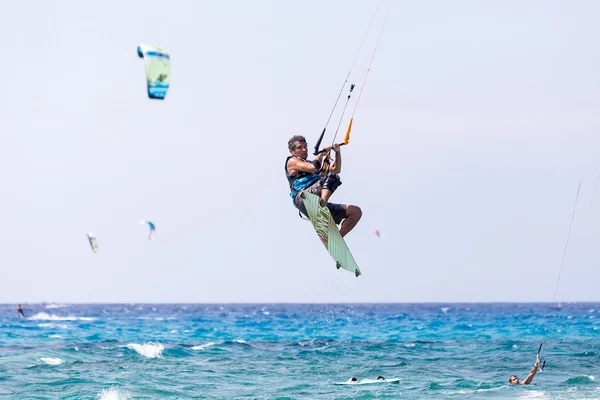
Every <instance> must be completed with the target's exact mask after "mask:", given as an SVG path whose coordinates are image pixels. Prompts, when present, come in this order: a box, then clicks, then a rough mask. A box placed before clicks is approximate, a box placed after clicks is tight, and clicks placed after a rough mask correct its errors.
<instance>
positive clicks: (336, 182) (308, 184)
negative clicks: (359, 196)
mask: <svg viewBox="0 0 600 400" xmlns="http://www.w3.org/2000/svg"><path fill="white" fill-rule="evenodd" d="M288 149H289V151H290V154H291V155H290V156H288V158H287V159H286V161H285V175H286V177H287V179H288V182H289V184H290V190H291V193H290V196H292V198H293V199H294V206H295V207H296V208H297V209H298V210H299V211H300V212H301V213H302V214H304V215H305V216H306V217H307V218H308V213H307V212H306V208H305V206H304V200H303V199H302V196H300V192H301V191H302V190H306V191H308V192H310V193H312V194H315V195H317V196H319V197H321V198H322V199H323V200H324V201H325V202H326V203H327V208H329V211H330V212H331V216H332V217H333V220H334V221H335V223H336V224H338V225H339V224H340V223H341V224H342V225H341V227H340V235H341V236H342V237H344V236H346V235H347V234H348V233H349V232H350V231H351V230H352V229H353V228H354V227H355V226H356V224H357V223H358V221H359V220H360V218H361V217H362V210H361V209H360V207H358V206H353V205H347V204H335V203H330V202H329V198H330V197H331V195H332V194H333V193H334V192H335V190H336V189H337V188H338V187H339V186H340V185H341V184H342V181H341V180H340V176H339V173H340V172H341V169H342V153H341V150H340V146H339V145H337V144H334V145H333V146H332V147H326V148H324V149H323V150H326V151H324V152H322V153H320V154H318V155H316V156H315V159H314V160H313V161H308V160H307V157H308V147H307V144H306V139H305V138H304V136H301V135H295V136H293V137H292V138H291V139H290V140H289V141H288ZM330 150H333V151H334V152H335V159H334V161H333V163H332V164H331V166H329V168H327V169H326V170H325V171H324V173H323V174H321V172H323V171H322V163H323V157H324V156H325V154H327V153H328V152H329V151H330Z"/></svg>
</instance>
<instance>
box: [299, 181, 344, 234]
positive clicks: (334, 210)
mask: <svg viewBox="0 0 600 400" xmlns="http://www.w3.org/2000/svg"><path fill="white" fill-rule="evenodd" d="M304 190H305V191H307V192H309V193H312V194H314V195H317V196H319V197H321V192H322V191H323V187H322V181H318V182H315V183H314V184H313V185H312V186H309V187H307V188H306V189H304ZM301 194H302V191H300V192H298V193H297V194H296V196H295V197H294V205H295V206H296V208H297V209H298V210H300V212H301V213H302V214H304V216H305V217H306V218H308V213H307V212H306V207H304V199H303V198H302V196H301ZM327 208H329V212H330V213H331V216H332V217H333V220H334V221H335V223H336V224H337V225H339V224H341V223H342V221H343V220H344V218H346V209H347V208H348V205H346V204H336V203H327Z"/></svg>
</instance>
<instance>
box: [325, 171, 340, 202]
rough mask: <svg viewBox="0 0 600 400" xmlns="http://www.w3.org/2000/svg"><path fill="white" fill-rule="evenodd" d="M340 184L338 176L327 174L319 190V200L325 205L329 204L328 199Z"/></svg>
mask: <svg viewBox="0 0 600 400" xmlns="http://www.w3.org/2000/svg"><path fill="white" fill-rule="evenodd" d="M341 184H342V181H341V180H340V176H339V175H336V174H329V175H327V177H326V178H325V180H324V182H323V189H322V190H321V198H322V199H323V200H325V202H326V203H328V202H329V198H330V197H331V195H332V194H333V192H335V190H336V189H337V188H338V187H339V186H340V185H341Z"/></svg>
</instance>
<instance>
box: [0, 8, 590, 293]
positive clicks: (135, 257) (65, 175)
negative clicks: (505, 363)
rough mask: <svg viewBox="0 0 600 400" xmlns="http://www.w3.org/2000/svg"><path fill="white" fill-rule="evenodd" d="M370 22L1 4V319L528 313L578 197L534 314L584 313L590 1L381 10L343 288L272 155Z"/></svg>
mask: <svg viewBox="0 0 600 400" xmlns="http://www.w3.org/2000/svg"><path fill="white" fill-rule="evenodd" d="M377 4H378V0H360V1H359V0H352V1H350V0H335V1H333V0H332V1H328V2H322V1H318V0H308V1H302V2H283V1H266V0H257V1H252V2H248V1H242V0H236V1H210V2H209V1H194V0H176V1H172V2H168V3H164V2H158V1H150V0H144V1H128V2H116V1H113V0H107V1H103V2H99V1H88V2H81V1H75V0H64V1H48V2H40V3H38V4H36V6H35V8H36V10H35V12H31V6H30V5H29V4H28V3H27V2H6V4H4V6H3V7H2V10H3V12H2V13H0V34H1V36H0V37H1V38H2V39H1V41H2V50H3V57H2V58H3V60H2V63H0V73H1V74H2V75H3V76H4V77H5V78H4V86H3V92H4V93H3V96H0V109H1V110H2V111H0V135H1V136H0V137H1V139H2V140H1V146H0V168H1V170H2V171H3V173H2V176H3V179H2V185H1V186H0V190H1V192H0V205H1V207H0V273H1V278H0V303H16V302H21V303H25V302H28V303H35V302H41V301H47V302H70V303H96V302H110V303H113V302H119V303H150V302H152V303H161V302H169V303H174V302H182V303H183V302H185V303H188V302H198V303H214V302H224V303H262V302H299V303H316V302H335V303H345V302H351V303H361V302H496V301H497V302H537V301H542V302H551V301H553V295H554V292H555V286H556V283H557V280H558V276H559V270H560V265H561V259H562V256H563V251H564V248H565V242H566V239H567V233H568V230H569V223H570V221H571V216H572V212H573V206H574V202H575V197H576V193H577V188H578V184H579V182H580V181H581V182H582V183H581V191H580V193H579V197H578V206H577V209H576V215H575V219H574V223H573V228H572V231H571V235H570V243H569V248H568V252H567V255H566V258H565V263H564V265H563V267H562V272H561V278H560V281H559V288H558V293H557V296H556V300H557V301H564V302H568V301H599V300H600V295H599V294H598V293H599V292H598V288H597V283H598V282H599V281H600V268H598V264H599V263H600V250H599V247H598V245H597V243H598V242H599V241H600V193H596V183H597V179H598V176H599V175H598V174H599V173H600V160H599V157H598V154H600V136H599V134H598V133H599V131H600V113H599V112H598V110H599V109H600V74H599V71H600V53H598V51H597V49H598V38H600V25H598V24H597V18H596V16H597V15H599V13H600V4H599V3H598V2H595V1H584V0H581V1H573V2H565V1H541V0H540V1H536V0H532V1H527V2H522V1H517V0H508V1H506V0H503V1H491V2H479V1H474V0H473V1H467V0H459V1H453V2H446V1H442V0H439V1H419V2H407V1H398V0H395V1H394V2H393V4H392V7H391V9H390V12H389V16H388V19H387V21H386V24H385V29H384V31H383V34H382V36H381V41H380V43H379V46H378V48H377V52H376V54H375V57H374V59H373V64H372V66H371V69H370V72H369V75H368V80H367V83H366V85H365V87H364V92H363V94H362V97H361V101H360V104H359V107H358V108H357V111H356V115H355V118H354V125H353V130H352V136H351V142H350V144H349V145H348V146H345V147H343V148H342V156H343V167H342V172H341V178H342V182H343V184H342V186H340V188H339V189H338V190H337V192H336V193H335V194H334V196H333V197H332V201H334V202H340V203H345V204H354V205H358V206H360V207H361V208H362V210H363V218H362V220H361V221H360V222H359V224H358V225H357V227H356V228H355V229H354V230H353V231H352V232H351V233H350V234H349V235H348V236H347V237H346V242H347V244H348V246H349V248H350V249H351V251H352V254H353V255H354V258H355V259H356V261H357V263H358V265H359V266H360V268H361V270H362V272H363V275H362V276H360V277H359V278H355V277H354V275H353V274H351V273H349V272H347V271H344V270H337V269H336V268H335V263H334V262H333V260H332V259H331V258H330V256H329V255H328V253H327V251H326V250H325V248H324V247H323V245H322V244H321V242H320V241H319V239H318V237H317V236H316V234H315V232H314V231H313V230H312V226H311V225H310V223H309V222H307V221H303V220H301V219H300V218H299V217H298V213H297V211H296V209H295V208H294V207H293V206H292V202H291V198H290V196H289V188H288V184H287V180H286V179H285V175H284V161H285V158H286V157H287V155H288V154H289V153H288V150H287V141H288V139H289V138H290V137H291V136H292V135H295V134H302V135H305V136H306V138H307V140H308V142H309V146H313V145H314V142H315V141H316V139H317V138H318V135H319V134H320V132H321V130H322V129H323V127H324V125H325V122H326V120H327V117H328V115H329V112H330V111H331V108H332V106H333V103H334V101H335V98H336V96H337V94H338V92H339V90H340V88H341V86H342V84H343V83H344V78H345V77H346V75H347V73H348V70H349V68H350V66H351V65H352V61H353V59H354V57H355V55H356V52H357V50H358V48H359V45H360V43H361V40H362V39H363V37H364V35H365V31H366V29H367V26H368V25H369V21H370V19H371V16H372V15H373V13H374V11H375V9H376V7H377ZM388 4H389V2H388V0H383V2H382V5H381V7H380V9H379V13H378V15H377V16H376V17H375V19H374V22H373V27H372V30H371V31H369V35H368V36H367V39H366V40H365V43H364V46H363V48H362V52H361V53H360V54H359V56H358V57H357V59H356V63H355V64H354V67H353V68H352V71H351V75H350V78H349V83H356V84H357V89H355V90H356V91H358V89H359V88H360V85H361V83H362V81H363V78H364V76H365V72H366V70H367V67H368V65H369V62H370V60H371V55H372V53H373V50H374V49H375V42H376V39H377V34H378V32H379V29H380V28H381V26H382V23H383V19H384V16H385V11H386V10H387V6H388ZM140 43H147V44H155V45H161V46H164V47H166V48H167V49H168V51H169V53H170V55H171V87H170V89H169V92H168V94H167V97H166V99H165V100H164V101H156V100H149V99H148V97H147V93H146V81H145V74H144V64H143V60H142V59H140V58H138V56H137V45H138V44H140ZM345 90H346V89H345ZM356 94H357V92H355V94H354V95H353V97H352V99H351V100H350V103H349V109H350V110H351V109H352V108H353V107H354V104H355V101H356V98H357V95H356ZM345 95H346V92H344V96H345ZM340 111H341V108H339V109H338V112H337V113H336V114H335V116H334V121H336V122H335V123H333V124H332V125H331V126H330V127H329V130H328V135H327V136H326V138H325V139H324V142H325V143H330V142H331V140H332V139H333V132H334V131H335V125H336V123H337V120H338V119H339V118H340ZM348 118H349V113H347V114H346V115H344V116H343V119H342V121H343V123H342V125H343V126H345V125H346V124H347V121H348ZM342 129H343V128H342ZM342 134H343V133H342ZM598 192H600V190H598ZM141 219H146V220H151V221H153V222H154V223H155V224H156V227H157V232H156V235H155V238H154V239H153V240H151V241H150V240H148V239H147V229H146V227H145V226H143V225H140V224H139V220H141ZM375 229H377V230H379V231H380V232H381V237H379V238H378V237H377V236H375V235H374V234H373V230H375ZM87 232H93V233H94V234H95V235H96V236H97V237H98V245H99V251H98V253H96V254H94V253H92V252H91V250H90V247H89V245H88V243H87V239H86V236H85V234H86V233H87Z"/></svg>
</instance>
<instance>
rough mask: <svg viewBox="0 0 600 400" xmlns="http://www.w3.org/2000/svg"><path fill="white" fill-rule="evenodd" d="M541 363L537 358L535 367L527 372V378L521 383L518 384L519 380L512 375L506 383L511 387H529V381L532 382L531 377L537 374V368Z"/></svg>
mask: <svg viewBox="0 0 600 400" xmlns="http://www.w3.org/2000/svg"><path fill="white" fill-rule="evenodd" d="M541 361H542V360H540V358H539V357H538V359H537V360H535V365H534V366H533V368H532V369H531V371H530V372H529V375H527V378H525V380H524V381H523V382H519V378H517V376H516V375H512V376H511V377H510V378H509V379H508V383H510V384H511V385H529V384H530V383H531V381H532V380H533V377H534V376H535V374H536V373H537V371H538V367H539V366H540V362H541Z"/></svg>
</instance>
